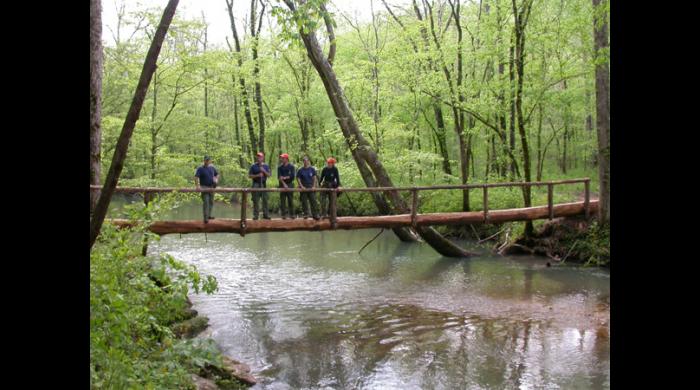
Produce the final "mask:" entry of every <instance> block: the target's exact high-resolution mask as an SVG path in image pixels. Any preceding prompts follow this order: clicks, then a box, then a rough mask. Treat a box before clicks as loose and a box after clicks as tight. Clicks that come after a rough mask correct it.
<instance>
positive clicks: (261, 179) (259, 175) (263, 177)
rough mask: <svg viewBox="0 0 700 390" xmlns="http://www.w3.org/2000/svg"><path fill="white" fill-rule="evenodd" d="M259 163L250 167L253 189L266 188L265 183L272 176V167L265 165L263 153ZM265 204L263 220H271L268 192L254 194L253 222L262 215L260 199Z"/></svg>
mask: <svg viewBox="0 0 700 390" xmlns="http://www.w3.org/2000/svg"><path fill="white" fill-rule="evenodd" d="M257 159H258V162H256V163H255V164H253V165H251V166H250V170H248V177H249V178H251V179H253V188H265V182H266V181H267V178H268V177H269V176H270V166H269V165H267V164H265V155H264V154H263V153H262V152H258V154H257ZM261 197H262V203H263V218H264V219H270V213H269V211H268V207H267V192H253V220H257V219H258V216H259V215H260V198H261Z"/></svg>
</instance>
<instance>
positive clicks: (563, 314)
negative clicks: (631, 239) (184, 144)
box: [149, 202, 610, 390]
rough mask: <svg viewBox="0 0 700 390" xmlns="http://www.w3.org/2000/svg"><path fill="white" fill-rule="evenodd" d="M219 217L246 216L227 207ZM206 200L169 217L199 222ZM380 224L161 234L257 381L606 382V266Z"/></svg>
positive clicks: (227, 344)
mask: <svg viewBox="0 0 700 390" xmlns="http://www.w3.org/2000/svg"><path fill="white" fill-rule="evenodd" d="M214 212H215V215H217V216H219V217H223V218H225V217H229V218H234V217H236V216H237V215H238V212H237V210H235V209H234V208H232V207H231V206H228V205H226V204H223V203H217V204H216V206H215V208H214ZM200 217H201V206H200V203H196V202H195V203H190V204H187V205H185V206H183V207H180V208H179V209H177V210H175V211H174V212H173V213H172V215H170V216H169V218H176V219H199V218H200ZM378 232H379V230H376V229H372V230H356V231H326V232H288V233H255V234H249V235H247V236H246V237H240V236H238V235H234V234H226V233H222V234H207V235H206V237H205V235H204V234H188V235H182V236H181V237H180V236H179V235H168V236H164V237H163V238H162V239H161V240H160V241H159V242H156V243H152V244H151V246H150V247H149V254H158V253H169V254H171V255H173V256H174V257H176V258H177V259H180V260H182V261H185V262H187V263H190V264H194V265H195V266H197V268H198V269H199V270H200V271H201V272H202V273H204V274H211V275H214V276H215V277H216V278H217V280H218V282H219V291H218V292H217V293H215V294H213V295H209V296H208V295H205V294H200V295H193V296H192V297H191V299H192V301H193V303H194V308H195V309H197V310H198V311H199V312H200V313H201V314H203V315H206V316H207V317H209V319H210V327H209V329H208V330H207V331H206V332H205V336H208V337H212V338H213V339H214V340H216V342H217V344H218V345H219V346H220V347H221V348H222V350H223V352H224V353H225V354H227V355H229V356H231V357H233V358H235V359H238V360H241V361H243V362H246V363H248V364H249V365H250V366H251V368H252V370H253V374H254V375H255V376H256V377H257V378H258V379H259V381H260V382H259V383H258V385H256V386H255V388H256V389H299V388H313V389H319V388H323V389H325V388H328V389H331V388H332V389H402V390H405V389H504V388H507V389H511V388H523V389H542V388H545V389H558V388H561V389H597V388H609V387H610V384H609V383H610V332H609V329H610V328H609V318H610V311H609V300H610V298H609V296H610V294H609V292H610V276H609V273H608V272H606V271H603V270H599V269H591V268H581V267H571V266H554V267H546V262H547V259H544V258H538V257H526V256H519V257H502V256H497V255H493V254H491V253H488V251H487V250H485V249H483V248H481V249H480V248H479V247H476V246H474V245H473V244H469V243H466V242H462V244H463V245H465V246H468V247H470V249H472V250H474V251H478V252H480V253H483V255H482V256H478V257H475V258H471V259H450V258H445V257H442V256H440V255H439V254H438V253H436V252H435V251H434V250H433V249H431V248H430V247H429V246H428V245H426V244H417V243H413V244H408V243H402V242H400V241H399V240H398V239H397V238H396V236H394V234H393V232H392V231H391V230H387V231H384V232H383V233H382V234H381V235H380V236H379V237H378V238H377V239H376V240H375V241H374V242H372V243H371V244H370V245H369V246H367V248H365V249H364V250H363V251H362V253H361V254H358V250H359V249H360V248H361V247H362V246H363V245H364V244H365V243H367V242H368V241H369V240H370V239H372V237H374V236H375V235H376V234H377V233H378Z"/></svg>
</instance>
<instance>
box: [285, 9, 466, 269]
mask: <svg viewBox="0 0 700 390" xmlns="http://www.w3.org/2000/svg"><path fill="white" fill-rule="evenodd" d="M285 3H287V5H288V6H289V8H290V9H291V10H292V11H293V12H297V11H296V7H295V6H294V4H293V3H292V1H291V0H285ZM299 34H300V36H301V38H302V40H303V42H304V46H305V47H306V51H307V54H308V55H309V58H310V59H311V62H312V63H313V65H314V67H315V68H316V71H317V72H318V74H319V76H320V78H321V80H322V81H323V85H324V87H325V89H326V93H327V95H328V99H329V100H330V103H331V106H332V107H333V111H334V112H335V115H336V118H337V120H338V124H339V125H340V128H341V130H342V132H343V135H344V136H345V140H346V142H347V144H348V146H349V147H350V150H351V151H352V154H353V158H354V159H355V162H356V163H357V165H358V167H359V166H361V165H362V163H366V164H367V166H368V167H369V169H370V170H371V171H372V174H373V175H374V177H375V178H376V182H377V184H378V185H380V186H387V187H393V183H392V182H391V179H390V178H389V176H388V174H387V173H386V170H385V169H384V166H383V165H382V163H381V162H380V161H379V158H378V157H377V154H376V153H375V152H374V150H373V149H372V147H371V146H370V145H369V143H368V142H367V140H366V139H365V137H364V136H363V135H362V132H361V131H360V129H359V128H358V126H357V122H356V121H355V118H354V116H353V115H352V112H351V111H350V108H349V106H348V103H347V100H346V98H345V94H344V92H343V90H342V88H341V87H340V83H339V82H338V79H337V78H336V75H335V71H333V68H332V67H331V65H330V63H329V62H328V59H327V58H325V57H324V55H323V52H322V50H321V46H320V44H319V42H318V40H317V39H316V34H315V33H314V32H313V31H310V32H305V31H304V29H303V27H302V26H300V28H299ZM363 178H364V175H363ZM365 179H366V178H365ZM385 196H387V197H388V198H389V199H390V200H391V203H392V206H393V207H392V209H393V210H394V211H395V212H398V213H406V212H407V211H408V206H407V205H406V203H405V202H404V201H403V199H402V198H401V197H400V196H399V194H398V192H396V191H388V193H385ZM375 199H376V198H375ZM377 207H380V204H377ZM416 231H417V232H418V234H420V236H421V237H422V238H423V239H424V240H425V241H426V242H428V244H430V246H431V247H433V248H434V249H435V250H436V251H438V252H439V253H440V254H442V255H443V256H448V257H462V256H470V255H472V253H469V252H467V251H465V250H464V249H462V248H460V247H458V246H457V245H455V244H454V243H452V242H451V241H449V240H447V239H445V238H444V237H442V235H440V234H439V233H438V232H437V231H435V229H433V228H431V227H417V228H416Z"/></svg>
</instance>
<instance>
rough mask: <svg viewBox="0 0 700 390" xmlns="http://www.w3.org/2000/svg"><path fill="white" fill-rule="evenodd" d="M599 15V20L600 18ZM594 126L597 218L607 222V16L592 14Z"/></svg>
mask: <svg viewBox="0 0 700 390" xmlns="http://www.w3.org/2000/svg"><path fill="white" fill-rule="evenodd" d="M600 8H601V7H600V0H593V10H594V15H598V16H599V13H600V11H601V10H600ZM601 19H602V20H601ZM593 31H594V36H595V37H594V38H595V39H594V45H595V59H596V61H595V62H596V64H597V65H596V67H595V94H596V97H595V100H596V128H597V129H598V176H599V178H600V184H599V186H600V190H599V192H600V194H599V195H598V199H599V201H600V208H599V209H598V221H600V223H603V224H604V223H608V222H610V70H609V69H608V61H607V60H606V61H600V60H599V57H598V56H603V55H605V53H606V50H607V48H608V22H607V17H606V16H602V17H600V16H599V17H595V18H594V29H593Z"/></svg>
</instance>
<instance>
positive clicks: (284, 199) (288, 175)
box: [277, 153, 296, 219]
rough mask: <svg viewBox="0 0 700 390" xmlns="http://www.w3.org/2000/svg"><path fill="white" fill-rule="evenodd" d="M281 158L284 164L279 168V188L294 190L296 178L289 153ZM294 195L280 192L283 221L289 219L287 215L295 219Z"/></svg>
mask: <svg viewBox="0 0 700 390" xmlns="http://www.w3.org/2000/svg"><path fill="white" fill-rule="evenodd" d="M280 158H281V159H282V164H280V166H278V167H277V179H278V180H279V187H280V188H294V177H295V176H296V172H295V169H294V165H292V164H290V163H289V155H288V154H287V153H282V154H280ZM293 195H294V193H293V192H280V213H281V214H282V219H287V214H289V218H291V219H294V202H293Z"/></svg>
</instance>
